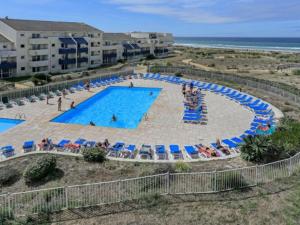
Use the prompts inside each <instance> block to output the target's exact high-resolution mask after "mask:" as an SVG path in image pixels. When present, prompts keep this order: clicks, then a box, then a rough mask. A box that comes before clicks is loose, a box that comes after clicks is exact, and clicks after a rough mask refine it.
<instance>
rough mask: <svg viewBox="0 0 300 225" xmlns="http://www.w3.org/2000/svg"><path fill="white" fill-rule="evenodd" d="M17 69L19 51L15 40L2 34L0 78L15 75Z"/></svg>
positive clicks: (0, 36) (0, 41)
mask: <svg viewBox="0 0 300 225" xmlns="http://www.w3.org/2000/svg"><path fill="white" fill-rule="evenodd" d="M16 69H17V52H16V49H15V45H14V43H13V42H11V41H10V40H8V39H7V38H5V37H4V36H3V35H1V34H0V78H7V77H11V76H14V75H15V74H16Z"/></svg>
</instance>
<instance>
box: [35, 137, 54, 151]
mask: <svg viewBox="0 0 300 225" xmlns="http://www.w3.org/2000/svg"><path fill="white" fill-rule="evenodd" d="M38 146H39V149H40V150H50V149H51V148H52V147H53V143H52V141H51V140H50V139H49V138H44V139H43V140H42V141H41V143H40V144H38Z"/></svg>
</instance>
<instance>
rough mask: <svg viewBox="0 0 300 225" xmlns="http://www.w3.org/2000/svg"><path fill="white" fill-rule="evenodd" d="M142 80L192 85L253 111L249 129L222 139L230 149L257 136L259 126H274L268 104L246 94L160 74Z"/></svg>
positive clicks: (215, 85)
mask: <svg viewBox="0 0 300 225" xmlns="http://www.w3.org/2000/svg"><path fill="white" fill-rule="evenodd" d="M144 79H152V80H160V81H166V82H170V83H174V84H178V85H181V84H191V83H192V85H193V86H194V87H196V88H199V89H201V90H206V91H210V92H214V93H215V94H219V95H222V96H225V97H226V98H228V99H230V100H232V101H235V102H237V103H239V104H240V105H242V106H243V107H246V108H248V109H249V110H251V111H253V112H254V113H255V117H254V119H253V121H252V123H251V124H250V128H249V129H248V130H246V131H245V132H244V133H243V134H242V135H240V137H233V138H231V139H224V140H222V141H221V142H222V143H223V144H225V145H227V146H228V147H229V148H230V149H237V148H238V145H239V144H241V143H243V138H245V137H246V136H249V135H252V136H253V135H257V129H258V127H259V126H261V125H265V126H266V125H271V126H276V123H275V120H274V112H273V110H272V109H271V108H270V106H269V104H267V103H265V102H263V101H262V100H261V99H258V98H255V97H253V96H250V95H247V94H246V93H243V92H240V91H237V90H234V89H232V88H228V87H225V86H221V85H217V84H212V83H207V82H201V81H195V80H184V79H181V78H180V77H175V76H162V75H160V74H145V76H144ZM187 112H188V111H187ZM193 116H194V117H193V118H192V117H191V119H198V118H200V117H199V115H197V118H196V116H195V114H194V115H193ZM184 119H186V118H184ZM212 146H214V147H216V143H212Z"/></svg>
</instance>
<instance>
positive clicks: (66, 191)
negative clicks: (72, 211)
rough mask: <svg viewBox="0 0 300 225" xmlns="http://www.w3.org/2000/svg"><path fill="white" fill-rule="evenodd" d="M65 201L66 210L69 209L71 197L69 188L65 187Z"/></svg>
mask: <svg viewBox="0 0 300 225" xmlns="http://www.w3.org/2000/svg"><path fill="white" fill-rule="evenodd" d="M65 201H66V208H67V209H68V208H69V196H68V187H67V186H65Z"/></svg>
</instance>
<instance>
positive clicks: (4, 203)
mask: <svg viewBox="0 0 300 225" xmlns="http://www.w3.org/2000/svg"><path fill="white" fill-rule="evenodd" d="M299 167H300V153H298V154H297V155H295V156H293V157H291V158H289V159H285V160H281V161H277V162H274V163H269V164H265V165H257V166H250V167H245V168H237V169H231V170H223V171H212V172H194V173H165V174H159V175H153V176H146V177H139V178H132V179H125V180H117V181H110V182H100V183H94V184H84V185H74V186H66V187H57V188H49V189H43V190H33V191H26V192H19V193H7V194H2V195H0V216H1V215H2V216H14V217H20V216H26V215H31V214H37V213H41V212H55V211H60V210H64V209H74V208H82V207H91V206H97V205H105V204H112V203H119V202H125V201H130V200H135V199H139V198H141V197H143V196H146V195H149V194H159V195H167V194H172V195H180V194H195V193H201V194H209V193H211V194H212V193H218V192H224V191H230V190H233V189H241V188H246V187H253V186H256V185H258V184H260V183H267V182H271V181H274V180H276V179H280V178H285V177H289V176H291V175H292V174H293V173H295V172H296V171H297V170H298V169H299Z"/></svg>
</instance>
